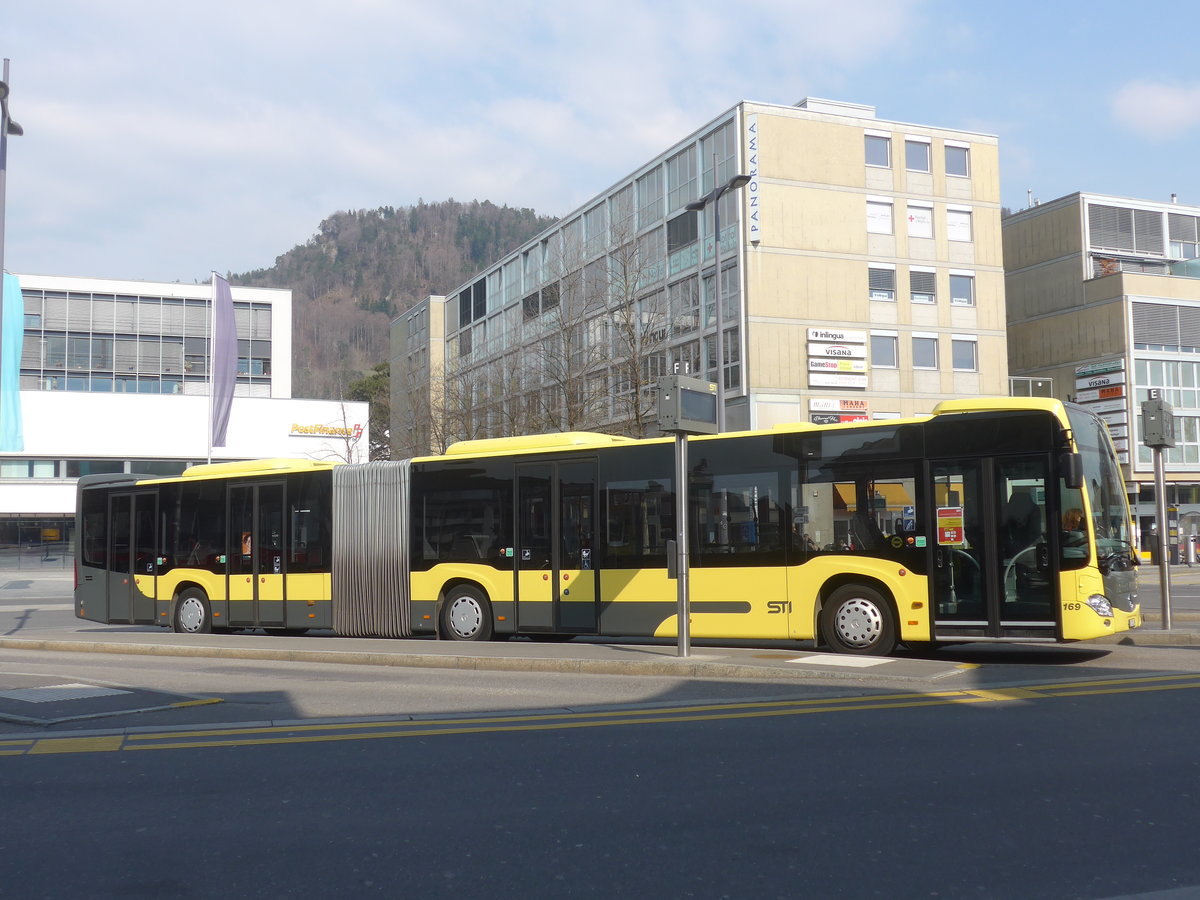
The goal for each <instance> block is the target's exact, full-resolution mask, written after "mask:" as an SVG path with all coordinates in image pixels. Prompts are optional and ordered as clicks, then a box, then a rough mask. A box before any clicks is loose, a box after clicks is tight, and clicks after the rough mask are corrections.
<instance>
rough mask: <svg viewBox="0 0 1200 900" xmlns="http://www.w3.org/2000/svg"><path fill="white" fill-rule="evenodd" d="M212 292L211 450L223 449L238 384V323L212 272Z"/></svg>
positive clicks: (225, 285)
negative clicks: (212, 448)
mask: <svg viewBox="0 0 1200 900" xmlns="http://www.w3.org/2000/svg"><path fill="white" fill-rule="evenodd" d="M212 289H213V299H212V305H213V333H212V356H211V359H210V363H211V368H210V371H211V372H212V446H214V447H224V446H225V432H226V430H228V428H229V411H230V410H231V409H232V408H233V386H234V385H235V384H236V383H237V323H236V322H235V321H234V318H233V294H231V293H230V292H229V282H228V281H226V280H225V279H224V278H222V277H221V276H220V275H218V274H217V273H216V272H213V276H212Z"/></svg>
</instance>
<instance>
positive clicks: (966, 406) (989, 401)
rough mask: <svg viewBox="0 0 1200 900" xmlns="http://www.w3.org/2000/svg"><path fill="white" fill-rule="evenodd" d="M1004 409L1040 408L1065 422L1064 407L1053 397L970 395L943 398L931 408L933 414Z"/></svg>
mask: <svg viewBox="0 0 1200 900" xmlns="http://www.w3.org/2000/svg"><path fill="white" fill-rule="evenodd" d="M1006 409H1041V410H1045V411H1046V412H1048V413H1053V414H1054V415H1055V416H1056V417H1057V418H1058V419H1059V420H1060V421H1062V422H1064V423H1065V422H1066V407H1065V406H1064V405H1063V402H1062V401H1061V400H1056V399H1055V398H1054V397H971V398H968V399H966V400H943V401H942V402H941V403H939V404H938V405H937V406H935V407H934V408H933V414H934V415H935V416H940V415H946V414H948V413H965V412H986V411H1000V410H1006Z"/></svg>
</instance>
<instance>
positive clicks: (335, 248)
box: [230, 200, 555, 400]
mask: <svg viewBox="0 0 1200 900" xmlns="http://www.w3.org/2000/svg"><path fill="white" fill-rule="evenodd" d="M554 221H555V220H554V219H553V218H551V217H547V216H539V215H537V214H536V213H534V212H533V210H530V209H512V208H510V207H507V206H496V205H495V204H493V203H490V202H488V201H486V200H485V201H482V202H480V201H478V200H475V201H472V202H470V203H459V202H457V201H455V200H447V201H445V202H443V203H425V202H424V201H421V202H418V203H417V204H416V205H415V206H409V207H401V208H399V209H397V208H393V207H391V206H382V207H380V208H379V209H371V210H354V211H352V212H338V213H334V214H333V215H332V216H330V217H329V218H328V219H326V220H325V221H324V222H322V223H321V227H320V231H319V232H318V233H317V234H315V235H313V236H312V237H311V238H310V239H309V240H308V242H307V243H305V244H302V245H300V246H298V247H294V248H292V249H291V250H289V251H288V252H287V253H284V254H283V255H282V256H280V257H279V258H278V259H276V260H275V265H274V266H272V267H271V268H269V269H258V270H255V271H253V272H245V273H243V274H240V275H238V274H232V275H230V281H231V283H233V284H239V285H246V286H249V287H275V288H290V289H291V291H292V303H293V309H292V326H293V331H292V366H293V375H292V395H293V396H295V397H312V398H318V399H335V400H336V399H339V398H340V397H341V396H342V392H343V391H344V390H345V388H346V387H347V385H349V383H350V382H351V381H353V380H354V379H356V378H359V377H361V376H362V374H363V373H364V372H366V371H368V370H369V369H371V368H372V367H373V366H375V365H377V364H378V363H381V362H386V361H387V359H388V325H389V323H390V322H391V320H392V318H393V317H395V316H396V315H397V314H398V313H401V312H403V311H404V310H406V309H408V308H409V307H410V306H412V305H413V304H414V303H416V302H417V301H418V300H422V299H424V298H425V297H426V296H428V295H429V294H444V293H445V292H447V291H451V290H454V288H456V287H458V286H459V285H460V284H462V282H464V281H466V280H467V279H468V278H470V277H471V276H472V275H473V274H475V273H476V272H478V271H479V270H480V269H482V268H484V267H485V266H487V265H490V264H491V263H494V262H495V261H496V260H497V259H498V258H499V257H501V256H502V255H504V254H505V253H508V252H509V251H511V250H513V249H514V248H516V247H518V246H519V245H521V244H522V243H524V242H525V241H526V240H528V239H529V238H531V237H533V236H534V235H536V234H537V233H538V232H539V231H542V230H543V229H545V228H548V227H549V226H550V225H552V224H554Z"/></svg>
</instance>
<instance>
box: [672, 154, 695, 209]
mask: <svg viewBox="0 0 1200 900" xmlns="http://www.w3.org/2000/svg"><path fill="white" fill-rule="evenodd" d="M698 176H699V173H698V172H697V171H696V148H695V147H688V148H687V149H686V150H681V151H680V152H678V153H676V154H675V155H674V156H672V157H671V158H670V159H668V160H667V212H673V211H674V210H677V209H682V208H683V207H685V206H687V205H688V204H689V203H691V202H692V201H693V200H695V199H696V197H698V196H699V195H700V191H699V190H698V187H699V185H698V184H697V181H698Z"/></svg>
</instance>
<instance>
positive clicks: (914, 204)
mask: <svg viewBox="0 0 1200 900" xmlns="http://www.w3.org/2000/svg"><path fill="white" fill-rule="evenodd" d="M907 208H908V215H907V217H906V218H905V221H906V222H907V223H908V236H909V237H910V238H921V239H922V240H933V236H934V230H933V204H932V203H924V202H921V201H919V200H909V201H908V207H907ZM913 210H923V211H925V212H926V213H928V215H929V233H928V234H923V233H921V232H920V231H917V230H914V221H913V219H914V217H913Z"/></svg>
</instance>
